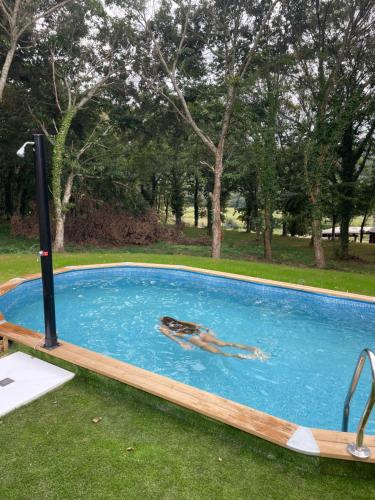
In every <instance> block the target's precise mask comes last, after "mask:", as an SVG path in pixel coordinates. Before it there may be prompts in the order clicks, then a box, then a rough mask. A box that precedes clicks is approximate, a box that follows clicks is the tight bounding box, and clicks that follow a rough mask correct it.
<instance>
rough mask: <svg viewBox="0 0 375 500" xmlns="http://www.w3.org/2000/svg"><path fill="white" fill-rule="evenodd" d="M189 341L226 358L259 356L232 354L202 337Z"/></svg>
mask: <svg viewBox="0 0 375 500" xmlns="http://www.w3.org/2000/svg"><path fill="white" fill-rule="evenodd" d="M188 342H190V343H191V344H193V345H195V346H197V347H199V348H200V349H203V350H204V351H208V352H211V353H213V354H219V355H221V356H224V357H226V358H239V359H256V358H257V357H258V356H257V355H255V354H231V353H228V352H225V351H222V350H221V349H218V348H217V347H215V346H214V345H212V344H210V343H208V342H204V341H203V340H202V339H201V338H200V337H198V336H196V337H190V338H189V339H188Z"/></svg>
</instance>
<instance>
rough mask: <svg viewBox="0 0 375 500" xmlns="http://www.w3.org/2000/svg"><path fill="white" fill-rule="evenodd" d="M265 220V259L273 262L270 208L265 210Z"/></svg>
mask: <svg viewBox="0 0 375 500" xmlns="http://www.w3.org/2000/svg"><path fill="white" fill-rule="evenodd" d="M263 218H264V231H263V244H264V258H265V259H266V260H272V247H271V235H272V227H271V217H270V210H269V207H268V206H267V207H265V208H264V210H263Z"/></svg>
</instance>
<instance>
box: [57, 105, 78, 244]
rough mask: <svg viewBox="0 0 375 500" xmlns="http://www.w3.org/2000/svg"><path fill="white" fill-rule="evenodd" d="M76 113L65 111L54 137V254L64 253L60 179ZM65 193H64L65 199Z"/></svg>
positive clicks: (70, 110)
mask: <svg viewBox="0 0 375 500" xmlns="http://www.w3.org/2000/svg"><path fill="white" fill-rule="evenodd" d="M76 113H77V109H76V108H71V109H69V110H68V111H67V113H66V114H65V116H64V117H63V119H62V122H61V125H60V128H59V131H58V133H57V135H56V140H55V144H54V147H53V155H52V196H53V202H54V208H55V225H56V229H55V240H54V244H53V248H54V250H55V251H56V252H63V251H64V228H65V209H66V205H67V204H64V199H62V198H61V197H62V188H61V177H62V173H63V166H64V152H65V144H66V138H67V136H68V132H69V129H70V126H71V124H72V121H73V118H74V116H75V114H76ZM65 194H66V191H65V193H64V198H65ZM69 198H70V196H69Z"/></svg>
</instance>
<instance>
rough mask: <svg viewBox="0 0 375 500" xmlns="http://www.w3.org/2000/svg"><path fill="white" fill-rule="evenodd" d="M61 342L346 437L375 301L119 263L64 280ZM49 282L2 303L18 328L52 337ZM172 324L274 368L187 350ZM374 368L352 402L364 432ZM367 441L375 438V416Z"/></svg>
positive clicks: (373, 342) (59, 285) (371, 337)
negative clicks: (197, 330) (188, 325)
mask: <svg viewBox="0 0 375 500" xmlns="http://www.w3.org/2000/svg"><path fill="white" fill-rule="evenodd" d="M55 289H56V311H57V326H58V333H59V337H60V338H61V339H63V340H65V341H68V342H71V343H73V344H75V345H78V346H82V347H84V348H87V349H90V350H91V351H95V352H98V353H102V354H105V355H107V356H110V357H112V358H115V359H118V360H121V361H125V362H127V363H130V364H132V365H135V366H138V367H141V368H144V369H146V370H149V371H151V372H154V373H157V374H160V375H164V376H166V377H169V378H171V379H174V380H177V381H179V382H183V383H185V384H188V385H190V386H193V387H197V388H199V389H203V390H205V391H207V392H210V393H212V394H216V395H218V396H222V397H224V398H227V399H230V400H233V401H236V402H238V403H241V404H244V405H246V406H249V407H251V408H255V409H258V410H261V411H263V412H266V413H268V414H271V415H274V416H276V417H280V418H282V419H285V420H288V421H291V422H294V423H296V424H298V425H302V426H306V427H316V428H322V429H332V430H340V428H341V418H342V410H343V404H344V399H345V395H346V392H347V389H348V385H349V382H350V379H351V376H352V372H353V370H354V366H355V363H356V361H357V358H358V355H359V353H360V351H361V350H362V349H363V348H364V347H370V348H374V347H375V333H374V332H375V328H374V327H375V304H373V303H367V302H361V301H356V300H348V299H343V298H335V297H332V296H328V295H321V294H314V293H308V292H304V291H297V290H291V289H288V288H282V287H277V286H269V285H263V284H257V283H252V282H248V281H241V280H234V279H230V278H224V277H219V276H212V275H207V274H204V273H197V272H189V271H186V270H178V269H157V268H146V267H128V266H122V267H114V268H105V269H90V270H79V271H72V272H65V273H63V274H60V275H57V276H56V278H55ZM41 297H42V294H41V283H40V280H33V281H28V282H25V283H23V284H21V285H19V286H18V287H16V288H14V289H13V290H11V291H10V292H8V293H7V294H5V295H3V296H1V297H0V311H1V312H3V314H4V315H5V318H6V319H7V320H8V321H10V322H12V323H15V324H19V325H23V326H25V327H27V328H30V329H32V330H36V331H40V332H42V331H43V316H42V300H41ZM162 316H172V317H176V318H178V319H181V320H185V321H193V322H197V323H200V324H203V325H205V326H207V327H210V328H211V329H212V330H213V331H214V332H215V333H216V334H217V336H218V337H219V338H220V339H222V340H226V341H234V342H240V343H242V344H250V345H254V346H256V347H258V348H260V349H262V350H263V351H265V352H266V353H267V354H268V355H269V359H268V360H267V361H265V362H262V361H260V360H247V359H246V360H242V359H235V358H225V357H222V356H218V355H215V354H212V353H208V352H205V351H202V350H200V349H198V348H194V349H193V350H189V351H186V350H184V349H182V348H181V347H180V346H179V345H178V344H176V343H175V342H172V341H171V340H170V339H168V338H166V337H165V336H163V335H162V334H161V333H160V332H159V329H158V326H159V320H160V317H162ZM369 385H370V373H369V370H368V367H366V368H365V371H364V374H363V376H362V379H361V381H360V384H359V387H358V389H357V392H356V395H355V398H354V400H353V404H352V410H351V418H350V429H351V430H355V428H356V425H357V424H358V419H359V416H360V414H361V412H362V410H363V407H364V404H365V402H366V400H367V397H368V394H369ZM366 433H370V434H375V419H374V417H372V418H371V419H370V421H369V423H368V427H367V430H366Z"/></svg>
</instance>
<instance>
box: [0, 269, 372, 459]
mask: <svg viewBox="0 0 375 500" xmlns="http://www.w3.org/2000/svg"><path fill="white" fill-rule="evenodd" d="M110 267H143V268H157V269H175V270H185V271H190V272H196V273H200V274H208V275H213V276H221V277H225V278H231V279H236V280H241V281H248V282H253V283H258V284H264V285H271V286H277V287H281V288H289V289H294V290H300V291H305V292H311V293H314V294H319V295H329V296H334V297H340V298H346V299H350V300H359V301H362V302H370V303H374V302H375V297H371V296H365V295H359V294H352V293H348V292H337V291H334V290H326V289H323V288H316V287H310V286H306V285H295V284H291V283H284V282H281V281H275V280H267V279H263V278H254V277H251V276H244V275H239V274H232V273H226V272H220V271H212V270H206V269H202V268H196V267H189V266H181V265H168V264H151V263H139V262H136V263H135V262H121V263H114V264H96V265H93V264H90V265H81V266H66V267H63V268H59V269H56V270H55V271H54V273H55V274H60V273H66V272H71V271H75V270H76V271H78V270H83V269H97V268H110ZM40 277H41V274H40V273H36V274H29V275H26V276H24V277H20V278H13V279H11V280H8V281H7V282H5V283H4V284H2V285H0V295H3V294H5V293H7V292H9V291H10V290H12V289H14V288H16V287H17V286H18V285H20V284H22V283H25V282H27V281H30V280H35V279H38V278H40ZM0 336H1V337H4V338H7V339H9V340H13V341H15V342H16V343H20V344H23V345H26V346H28V347H31V348H33V349H36V350H38V351H41V352H44V353H46V354H48V355H50V356H52V357H56V358H58V359H62V360H64V361H68V362H70V363H72V364H75V365H77V366H80V367H82V368H85V369H88V370H90V371H93V372H96V373H99V374H100V375H104V376H106V377H109V378H112V379H114V380H118V381H120V382H122V383H125V384H127V385H130V386H132V387H135V388H137V389H140V390H142V391H145V392H148V393H150V394H153V395H154V396H157V397H160V398H163V399H166V400H168V401H170V402H172V403H174V404H177V405H178V406H182V407H184V408H188V409H189V410H193V411H195V412H197V413H201V414H203V415H205V416H207V417H210V418H213V419H215V420H218V421H220V422H223V423H225V424H228V425H231V426H232V427H235V428H237V429H240V430H242V431H244V432H248V433H249V434H253V435H255V436H257V437H259V438H262V439H265V440H267V441H270V442H272V443H274V444H277V445H280V446H282V447H285V448H288V449H290V450H294V451H297V452H299V453H303V454H307V455H314V456H320V457H327V458H335V459H342V460H352V461H363V460H358V459H356V458H354V457H352V456H351V455H350V454H349V453H348V452H347V451H346V445H347V444H349V443H351V442H353V441H355V434H354V433H344V432H339V431H331V430H325V429H315V428H308V427H304V426H300V425H297V424H295V423H292V422H289V421H287V420H283V419H281V418H278V417H274V416H272V415H270V414H268V413H265V412H262V411H259V410H255V409H254V408H251V407H248V406H245V405H242V404H240V403H236V402H234V401H231V400H229V399H225V398H222V397H220V396H216V395H214V394H211V393H208V392H206V391H203V390H201V389H198V388H195V387H193V386H190V385H187V384H183V383H181V382H177V381H174V380H173V379H170V378H168V377H165V376H162V375H158V374H155V373H153V372H150V371H148V370H144V369H143V368H138V367H136V366H134V365H131V364H128V363H125V362H123V361H118V360H115V359H113V358H110V357H107V356H104V355H103V354H99V353H95V352H93V351H90V350H88V349H85V348H82V347H78V346H76V345H74V344H71V343H69V342H65V341H60V345H59V347H57V348H55V349H53V350H47V349H44V348H43V339H44V336H43V335H41V334H40V333H37V332H35V331H33V330H29V329H27V328H24V327H21V326H18V325H14V324H12V323H10V322H8V321H6V319H5V318H4V317H3V315H2V314H1V313H0ZM353 369H354V367H353ZM365 444H366V445H367V446H368V447H369V448H370V450H371V457H370V458H369V459H367V460H366V462H370V463H375V436H369V435H366V436H365Z"/></svg>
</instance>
